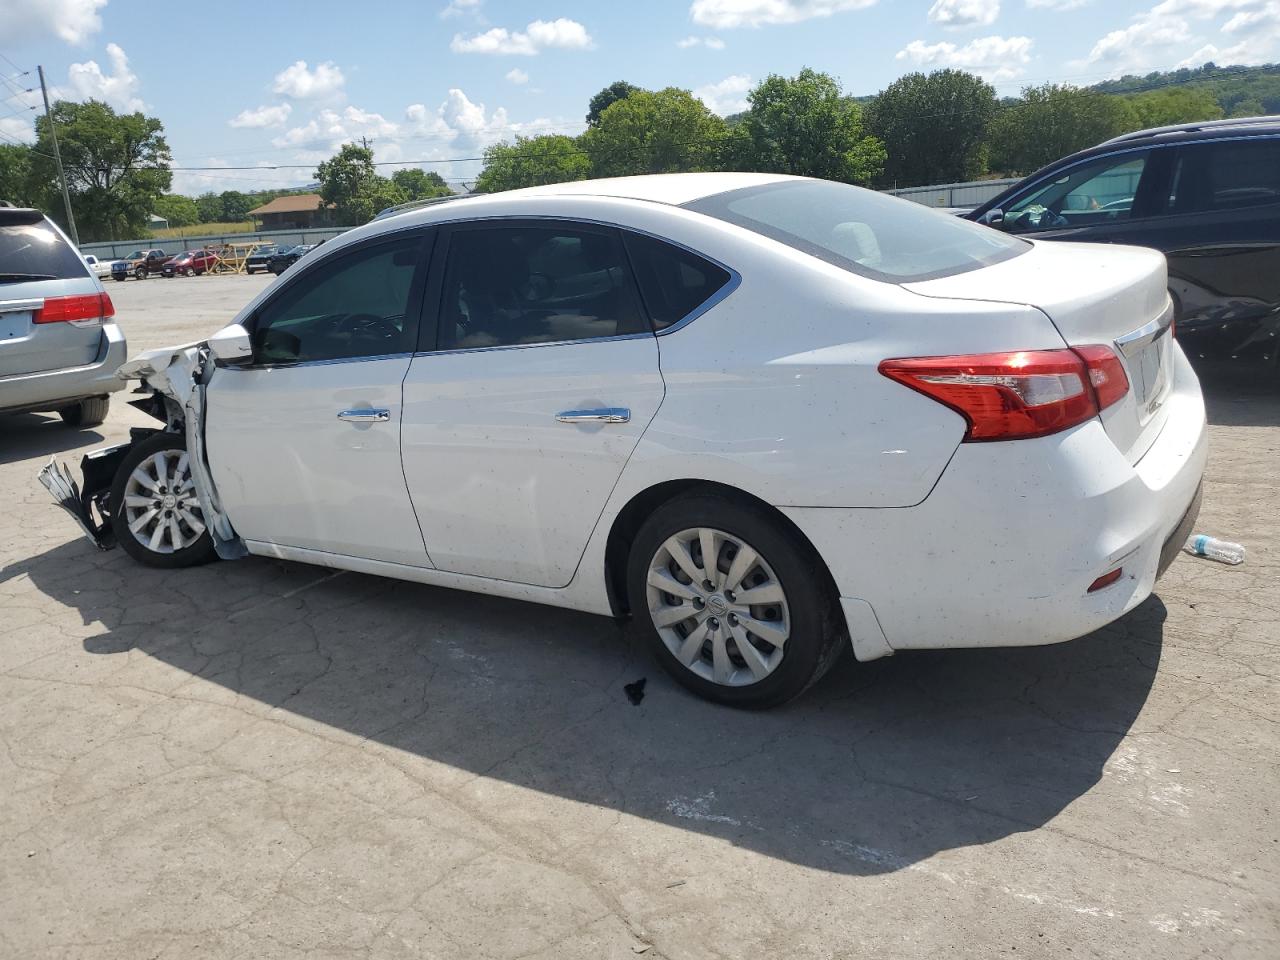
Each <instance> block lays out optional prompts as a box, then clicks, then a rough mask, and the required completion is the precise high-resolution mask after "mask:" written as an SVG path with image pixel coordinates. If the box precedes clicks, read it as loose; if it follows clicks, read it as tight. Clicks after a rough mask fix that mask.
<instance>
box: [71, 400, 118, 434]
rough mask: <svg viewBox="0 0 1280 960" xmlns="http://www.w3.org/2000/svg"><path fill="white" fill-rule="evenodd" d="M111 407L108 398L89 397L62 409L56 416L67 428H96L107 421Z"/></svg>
mask: <svg viewBox="0 0 1280 960" xmlns="http://www.w3.org/2000/svg"><path fill="white" fill-rule="evenodd" d="M110 407H111V398H110V397H90V398H89V399H88V400H81V401H80V402H79V403H77V404H74V405H73V406H70V407H63V408H62V409H61V410H59V411H58V416H60V417H61V418H62V422H63V423H65V424H66V425H67V426H68V427H96V426H97V425H98V424H100V423H101V422H102V421H103V420H105V419H107V411H108V410H109V409H110Z"/></svg>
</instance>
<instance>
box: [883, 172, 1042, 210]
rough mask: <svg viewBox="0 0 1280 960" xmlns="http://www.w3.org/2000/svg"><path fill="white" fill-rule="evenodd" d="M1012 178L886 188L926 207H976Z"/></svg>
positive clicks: (1011, 181)
mask: <svg viewBox="0 0 1280 960" xmlns="http://www.w3.org/2000/svg"><path fill="white" fill-rule="evenodd" d="M1020 182H1021V181H1019V180H1018V179H1017V178H1014V179H1012V180H970V181H969V182H968V183H939V184H937V185H935V186H932V187H902V188H901V189H899V190H886V191H885V193H891V194H893V195H894V196H895V197H902V199H903V200H913V201H915V202H916V203H922V204H924V205H925V206H926V207H970V208H972V207H977V206H980V205H982V204H984V203H986V202H987V201H988V200H990V199H991V198H992V197H997V196H999V195H1000V194H1002V193H1003V192H1004V191H1005V190H1007V189H1008V188H1009V187H1011V186H1013V185H1014V184H1015V183H1020Z"/></svg>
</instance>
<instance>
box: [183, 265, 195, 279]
mask: <svg viewBox="0 0 1280 960" xmlns="http://www.w3.org/2000/svg"><path fill="white" fill-rule="evenodd" d="M182 275H183V276H184V277H194V276H195V275H196V271H195V268H194V267H187V269H185V270H183V271H182Z"/></svg>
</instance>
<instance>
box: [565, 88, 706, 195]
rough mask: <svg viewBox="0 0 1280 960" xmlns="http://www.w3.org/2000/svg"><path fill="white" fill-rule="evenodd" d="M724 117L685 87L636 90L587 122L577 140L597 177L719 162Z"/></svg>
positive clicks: (697, 167) (694, 167)
mask: <svg viewBox="0 0 1280 960" xmlns="http://www.w3.org/2000/svg"><path fill="white" fill-rule="evenodd" d="M727 132H728V131H727V129H726V127H725V125H724V121H723V120H721V119H720V118H719V117H717V116H716V115H715V114H714V113H712V112H711V111H710V110H708V109H707V106H706V104H704V103H703V102H702V101H701V100H699V99H697V98H696V97H694V95H693V94H691V93H690V92H689V91H688V90H679V89H676V88H675V87H667V88H666V89H665V90H656V91H651V90H637V91H635V92H634V93H632V94H630V95H629V96H627V97H625V98H623V99H622V100H617V101H615V102H614V103H612V104H611V105H610V106H608V107H607V108H606V109H605V111H604V112H603V113H601V114H600V120H599V122H598V123H597V124H596V125H595V126H594V127H588V128H587V131H586V132H585V133H584V134H583V135H582V139H581V143H582V147H583V149H584V150H586V152H587V156H588V157H590V159H591V173H592V175H594V176H597V177H618V176H626V175H628V174H640V173H679V172H682V171H686V170H715V169H718V168H719V163H720V156H721V150H722V148H723V146H724V139H725V137H726V135H727Z"/></svg>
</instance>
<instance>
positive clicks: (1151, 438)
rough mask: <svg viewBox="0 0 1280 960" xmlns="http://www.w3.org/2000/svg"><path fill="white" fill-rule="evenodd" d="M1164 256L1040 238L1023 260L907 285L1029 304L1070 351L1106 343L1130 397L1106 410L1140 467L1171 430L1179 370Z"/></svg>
mask: <svg viewBox="0 0 1280 960" xmlns="http://www.w3.org/2000/svg"><path fill="white" fill-rule="evenodd" d="M1167 285H1168V278H1167V269H1166V266H1165V260H1164V255H1163V254H1161V253H1159V252H1157V251H1155V250H1148V249H1145V248H1141V247H1124V246H1116V245H1107V246H1101V245H1097V244H1084V243H1062V242H1050V241H1036V242H1034V246H1033V249H1031V250H1030V251H1028V252H1027V253H1025V254H1023V255H1022V256H1020V257H1015V258H1013V259H1012V260H1006V261H1004V262H1003V263H998V264H995V265H994V266H990V267H984V268H982V269H980V270H972V271H970V272H968V273H962V274H958V275H956V276H952V277H941V278H939V279H936V280H926V281H922V282H920V283H909V284H905V286H906V288H907V289H908V290H911V291H913V292H914V293H918V294H921V295H922V296H928V297H943V298H946V299H956V300H987V301H996V302H1001V303H1019V304H1027V305H1030V306H1033V307H1036V308H1037V309H1039V310H1041V311H1042V312H1043V313H1044V314H1045V315H1046V316H1047V317H1048V318H1049V320H1050V321H1051V322H1052V323H1053V325H1054V327H1056V328H1057V330H1058V333H1059V334H1060V335H1061V336H1062V339H1063V340H1064V341H1065V342H1066V343H1067V344H1068V345H1070V346H1084V345H1087V344H1105V345H1106V346H1109V347H1111V348H1112V349H1113V350H1115V352H1116V353H1117V355H1118V356H1119V357H1120V360H1121V362H1122V363H1123V364H1124V367H1125V372H1126V374H1127V375H1128V378H1129V392H1128V393H1127V394H1126V395H1125V397H1124V398H1123V399H1122V400H1120V401H1118V402H1117V403H1114V404H1112V405H1111V406H1110V407H1108V408H1107V409H1106V410H1103V411H1102V424H1103V427H1104V428H1105V429H1106V431H1107V435H1108V436H1109V437H1110V438H1111V440H1112V442H1114V443H1115V445H1116V447H1117V448H1119V450H1120V451H1121V452H1122V453H1124V454H1125V456H1126V457H1127V458H1128V459H1129V462H1130V463H1136V462H1137V461H1138V460H1139V459H1141V457H1142V455H1143V454H1144V453H1146V451H1147V449H1148V448H1149V447H1150V446H1151V444H1152V443H1154V442H1155V439H1156V437H1157V436H1159V433H1160V430H1161V428H1162V427H1163V426H1164V420H1165V416H1166V411H1165V409H1164V401H1165V399H1166V397H1167V396H1168V393H1169V390H1170V386H1171V380H1172V372H1173V349H1174V346H1173V337H1172V335H1171V323H1172V320H1173V308H1172V305H1171V303H1170V301H1169V294H1168V290H1167Z"/></svg>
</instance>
